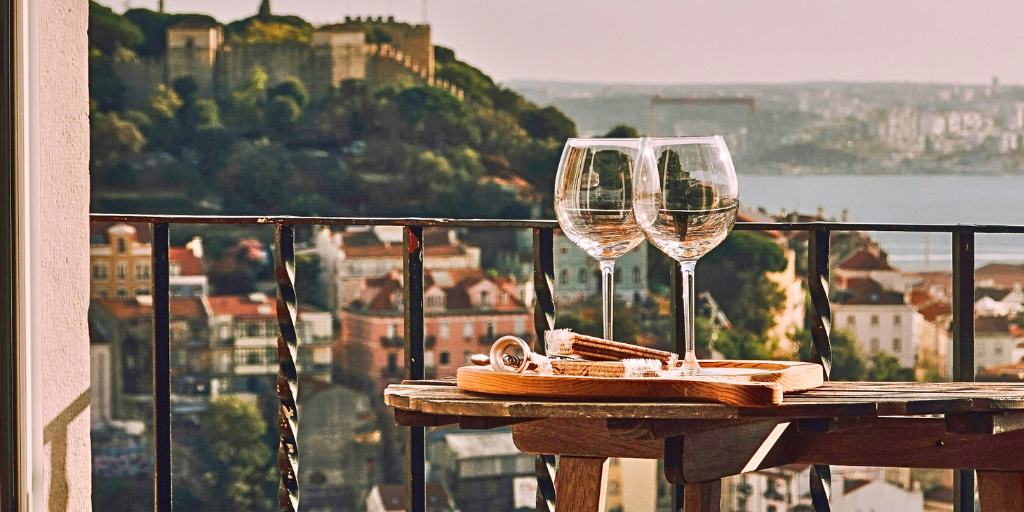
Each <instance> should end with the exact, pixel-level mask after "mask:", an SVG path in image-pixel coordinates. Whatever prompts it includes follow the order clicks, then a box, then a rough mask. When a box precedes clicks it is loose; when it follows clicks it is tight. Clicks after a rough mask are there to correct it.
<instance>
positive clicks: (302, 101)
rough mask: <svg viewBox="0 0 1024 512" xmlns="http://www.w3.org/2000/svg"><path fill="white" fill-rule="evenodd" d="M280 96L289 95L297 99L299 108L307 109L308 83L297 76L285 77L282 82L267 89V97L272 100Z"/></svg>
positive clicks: (296, 102)
mask: <svg viewBox="0 0 1024 512" xmlns="http://www.w3.org/2000/svg"><path fill="white" fill-rule="evenodd" d="M278 96H287V97H289V98H291V99H293V100H295V104H296V105H298V106H299V108H302V109H305V108H306V105H309V91H308V90H306V85H305V84H303V83H302V80H299V79H298V78H297V77H294V76H292V77H288V78H285V79H284V80H283V81H282V82H281V83H279V84H277V85H275V86H273V87H271V88H270V89H267V97H268V98H269V99H271V100H273V99H274V98H276V97H278Z"/></svg>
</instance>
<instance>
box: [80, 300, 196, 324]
mask: <svg viewBox="0 0 1024 512" xmlns="http://www.w3.org/2000/svg"><path fill="white" fill-rule="evenodd" d="M93 305H95V306H99V307H101V308H103V309H105V310H107V311H108V312H110V314H112V315H114V316H115V317H117V318H118V319H121V320H127V319H129V318H138V317H152V316H153V306H152V305H150V304H142V303H140V302H139V300H138V299H93ZM168 309H169V310H170V313H171V317H172V318H192V319H200V318H203V316H205V314H206V312H205V310H204V309H203V304H202V302H201V299H198V298H195V297H171V299H170V301H169V302H168Z"/></svg>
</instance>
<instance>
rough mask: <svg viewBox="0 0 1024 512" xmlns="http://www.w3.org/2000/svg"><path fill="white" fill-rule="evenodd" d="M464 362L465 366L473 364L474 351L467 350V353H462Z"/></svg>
mask: <svg viewBox="0 0 1024 512" xmlns="http://www.w3.org/2000/svg"><path fill="white" fill-rule="evenodd" d="M462 361H463V362H462V364H464V365H466V366H469V365H471V364H473V351H472V350H467V351H465V352H463V353H462Z"/></svg>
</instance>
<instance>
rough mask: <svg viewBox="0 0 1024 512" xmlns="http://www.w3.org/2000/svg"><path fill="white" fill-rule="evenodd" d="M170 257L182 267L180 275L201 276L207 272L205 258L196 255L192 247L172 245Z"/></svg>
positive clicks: (169, 252)
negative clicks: (204, 264) (204, 263)
mask: <svg viewBox="0 0 1024 512" xmlns="http://www.w3.org/2000/svg"><path fill="white" fill-rule="evenodd" d="M168 259H169V260H170V261H172V262H175V263H177V264H178V267H179V268H180V269H181V273H180V274H179V275H182V276H201V275H203V274H204V273H205V271H204V269H203V260H201V259H199V258H197V257H196V255H195V253H193V252H192V249H189V248H187V247H171V248H169V249H168Z"/></svg>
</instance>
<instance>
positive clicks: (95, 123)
mask: <svg viewBox="0 0 1024 512" xmlns="http://www.w3.org/2000/svg"><path fill="white" fill-rule="evenodd" d="M91 124H92V128H91V130H90V133H89V141H90V154H89V158H90V165H89V167H90V169H91V170H92V172H93V173H96V174H97V177H98V178H100V179H103V177H104V174H105V173H106V172H107V171H109V170H110V168H111V167H112V166H113V165H114V164H115V163H117V162H128V161H132V160H135V158H136V157H137V156H138V154H139V152H140V151H142V148H143V147H145V145H146V138H145V137H144V136H143V135H142V132H141V131H139V127H138V126H136V125H135V124H134V123H132V122H131V121H129V120H127V119H122V118H121V117H120V116H119V115H118V113H117V112H109V113H103V112H93V114H92V123H91Z"/></svg>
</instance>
